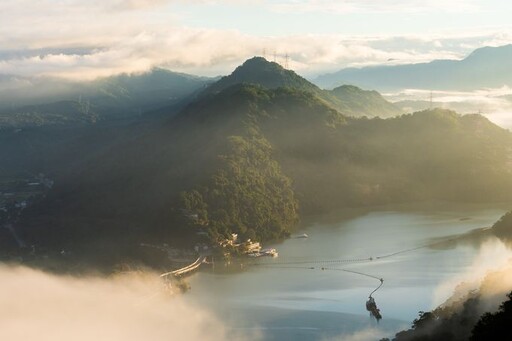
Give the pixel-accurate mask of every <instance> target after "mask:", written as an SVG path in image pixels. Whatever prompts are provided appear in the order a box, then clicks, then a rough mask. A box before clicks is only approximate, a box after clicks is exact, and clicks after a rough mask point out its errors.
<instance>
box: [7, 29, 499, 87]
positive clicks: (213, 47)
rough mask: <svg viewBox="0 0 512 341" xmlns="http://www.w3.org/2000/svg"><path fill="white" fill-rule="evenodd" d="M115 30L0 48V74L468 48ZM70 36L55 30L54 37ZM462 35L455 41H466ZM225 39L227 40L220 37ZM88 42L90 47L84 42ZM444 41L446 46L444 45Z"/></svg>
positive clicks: (389, 60)
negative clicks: (57, 42) (79, 43)
mask: <svg viewBox="0 0 512 341" xmlns="http://www.w3.org/2000/svg"><path fill="white" fill-rule="evenodd" d="M116 34H117V35H119V36H120V38H119V39H112V41H109V40H110V39H111V37H107V36H105V34H104V35H103V36H102V35H101V34H99V35H98V36H97V40H96V41H91V42H90V45H86V46H83V47H81V48H79V47H74V48H71V47H72V46H74V44H73V43H69V44H64V45H65V46H63V47H61V48H58V47H54V48H51V49H48V48H47V52H45V50H41V49H37V48H36V49H26V50H17V51H18V52H17V53H8V52H4V53H2V52H1V51H0V73H4V74H15V75H21V76H56V77H63V78H68V79H93V78H96V77H105V76H109V75H114V74H118V73H122V72H128V73H131V72H143V71H146V70H148V69H150V68H151V67H154V66H163V67H166V68H169V69H172V70H175V71H181V72H189V73H198V74H202V75H210V76H213V75H217V74H225V73H227V72H230V71H231V70H232V69H233V68H234V67H235V66H237V65H238V64H240V63H241V62H243V61H244V60H245V59H247V58H249V57H252V56H254V55H261V54H262V53H263V50H264V49H266V51H267V58H268V59H270V60H272V59H274V51H275V52H276V60H277V61H278V62H281V63H282V62H283V61H284V55H285V54H288V55H289V56H290V67H291V68H292V69H294V70H296V71H298V72H300V73H303V74H306V75H308V74H309V75H311V74H315V73H321V72H327V71H333V70H337V69H340V68H343V67H349V66H365V65H373V64H398V63H415V62H424V61H430V60H433V59H439V58H443V59H446V58H448V59H454V58H462V57H463V56H464V54H465V53H464V52H466V53H467V52H469V51H468V49H466V48H463V47H459V48H458V50H459V51H463V52H460V53H455V52H454V50H457V49H456V48H455V47H456V42H455V40H456V38H439V37H434V38H435V39H425V38H418V37H401V38H397V37H394V38H389V37H365V36H363V37H346V36H342V35H295V36H284V37H257V36H251V35H247V34H242V33H240V32H237V31H229V30H213V29H197V28H180V27H170V28H158V29H154V30H141V31H140V32H138V33H129V32H126V33H123V32H117V33H114V32H112V35H114V36H115V35H116ZM72 39H73V38H72V37H68V38H66V37H63V39H62V40H63V41H71V40H72ZM486 39H487V40H488V39H492V35H489V36H487V37H477V38H475V40H479V41H482V40H486ZM468 40H469V39H465V40H463V41H464V42H465V43H467V42H468ZM84 41H86V39H84ZM227 41H229V42H230V43H229V44H226V42H227ZM94 43H97V45H98V46H97V47H94V46H92V45H94ZM43 45H45V44H43ZM46 45H47V46H49V45H51V44H50V43H48V44H46ZM444 46H451V47H452V48H450V49H445V48H444ZM59 49H61V50H62V51H61V52H60V51H59ZM31 51H35V52H31ZM41 51H42V52H41ZM2 55H4V58H1V57H2Z"/></svg>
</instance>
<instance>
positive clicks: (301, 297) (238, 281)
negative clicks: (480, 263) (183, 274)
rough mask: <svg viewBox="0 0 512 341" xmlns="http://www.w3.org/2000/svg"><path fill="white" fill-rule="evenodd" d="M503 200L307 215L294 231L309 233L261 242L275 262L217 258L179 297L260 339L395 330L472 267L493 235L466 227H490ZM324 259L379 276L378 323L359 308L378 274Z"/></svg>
mask: <svg viewBox="0 0 512 341" xmlns="http://www.w3.org/2000/svg"><path fill="white" fill-rule="evenodd" d="M507 209H508V207H507V206H504V207H496V206H494V208H488V207H487V208H486V207H481V206H469V205H466V206H459V207H456V208H450V209H448V208H445V207H441V208H432V209H428V210H414V209H404V208H401V209H400V210H378V211H374V212H372V213H367V214H364V215H361V216H359V217H357V218H352V219H345V220H342V221H339V222H337V223H329V224H325V223H324V224H320V223H311V224H309V225H308V226H307V227H306V228H305V229H304V230H302V231H298V232H297V233H296V234H301V233H307V234H308V236H309V238H307V239H299V238H291V239H288V240H286V241H284V242H283V243H279V244H275V245H265V246H266V247H267V246H268V247H275V248H276V249H278V251H279V257H278V258H275V259H269V258H266V259H264V260H261V262H268V263H271V264H274V265H270V266H246V267H245V269H244V270H243V271H235V272H232V273H229V272H228V271H225V269H224V266H223V265H222V264H219V262H217V264H216V267H215V271H203V272H200V273H197V274H195V275H194V276H192V277H191V278H190V279H189V281H190V284H191V286H192V291H191V292H190V294H187V295H186V297H185V299H186V300H188V301H192V302H193V303H194V304H197V305H199V306H203V307H207V309H208V310H210V311H212V312H213V314H215V315H217V317H218V318H219V319H220V320H222V321H224V322H225V323H226V324H227V325H228V326H230V328H231V329H232V331H233V333H235V334H244V335H256V336H258V337H259V338H260V339H263V340H324V339H326V338H327V339H330V338H334V339H350V335H352V334H355V335H352V336H361V338H360V339H363V340H364V339H374V340H375V339H378V338H379V337H383V336H391V335H392V334H394V332H396V331H398V330H401V329H403V328H404V327H407V326H408V325H410V323H411V321H412V320H413V319H414V318H416V317H417V315H418V311H420V310H430V309H432V308H433V307H435V306H437V305H438V304H440V303H442V302H443V301H444V300H445V299H446V298H448V296H449V295H450V294H451V292H450V290H445V292H443V291H440V290H439V288H440V286H441V284H443V283H445V282H446V281H448V280H450V279H451V278H453V277H454V276H457V275H458V274H462V273H465V272H467V271H469V269H470V266H471V264H473V261H474V259H475V257H477V255H478V254H479V250H480V245H481V244H482V243H485V242H489V240H493V239H496V238H495V237H493V236H492V234H491V233H489V231H487V232H480V233H473V234H471V232H472V231H474V230H475V229H480V228H482V227H486V226H491V225H492V224H493V223H494V222H495V221H496V220H497V219H498V218H499V217H500V216H501V215H503V214H504V212H505V211H506V210H507ZM454 238H456V240H454ZM443 240H445V242H441V243H439V241H443ZM446 240H447V241H446ZM432 243H437V244H434V245H431V246H429V247H424V248H421V249H418V250H415V251H411V252H405V253H401V254H397V255H395V256H392V257H388V258H385V259H381V260H373V261H367V262H359V263H350V262H348V263H325V264H320V263H318V264H281V263H297V262H299V263H300V262H302V261H311V260H344V259H359V258H368V257H374V258H375V257H377V256H381V255H386V254H390V253H394V252H396V251H401V250H406V249H411V248H416V247H419V246H423V245H427V244H432ZM322 266H324V267H329V268H336V269H347V270H353V271H358V272H363V273H367V274H371V275H374V276H377V277H381V278H383V279H384V285H383V287H382V288H381V289H380V290H378V291H377V292H376V293H375V294H374V297H375V299H376V301H377V304H378V306H379V308H380V309H381V312H382V314H383V316H384V318H383V320H382V321H381V322H380V324H378V325H377V324H376V323H375V321H372V320H371V319H370V318H369V317H368V315H367V312H366V310H365V307H364V303H365V301H366V299H367V297H368V295H369V293H370V292H371V291H372V290H374V289H375V288H376V287H377V286H378V284H379V281H378V280H377V279H373V278H370V277H365V276H362V275H357V274H353V273H349V272H343V271H337V270H329V271H325V270H324V271H322V270H320V269H318V268H319V267H322ZM307 267H315V269H314V270H311V269H307ZM375 335H378V337H377V336H375ZM235 338H236V337H235Z"/></svg>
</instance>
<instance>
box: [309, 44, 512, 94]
mask: <svg viewBox="0 0 512 341" xmlns="http://www.w3.org/2000/svg"><path fill="white" fill-rule="evenodd" d="M511 58H512V45H505V46H501V47H484V48H480V49H477V50H475V51H474V52H473V53H471V54H470V55H469V56H467V57H466V58H464V59H462V60H435V61H432V62H430V63H418V64H405V65H393V66H370V67H363V68H347V69H343V70H340V71H338V72H335V73H331V74H326V75H322V76H319V77H317V78H316V79H315V81H314V83H315V84H318V85H319V86H321V87H323V88H326V89H332V88H334V87H336V86H339V85H341V84H354V85H357V86H360V87H363V88H369V89H378V90H379V91H388V90H400V89H438V90H459V91H460V90H476V89H482V88H499V87H502V86H504V85H508V86H510V85H512V66H511V65H510V62H509V61H510V59H511Z"/></svg>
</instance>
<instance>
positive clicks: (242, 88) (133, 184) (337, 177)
mask: <svg viewBox="0 0 512 341" xmlns="http://www.w3.org/2000/svg"><path fill="white" fill-rule="evenodd" d="M271 67H274V65H272V66H271ZM216 86H218V85H216ZM209 90H210V91H211V89H209ZM207 91H208V90H207ZM511 152H512V135H511V133H510V132H508V131H506V130H503V129H501V128H499V127H497V126H495V125H494V124H492V123H491V122H489V121H488V120H487V119H485V118H484V117H482V116H479V115H468V116H460V115H458V114H456V113H455V112H451V111H446V110H439V109H436V110H430V111H424V112H417V113H414V114H410V115H403V116H400V117H395V118H390V119H380V118H374V119H367V118H351V117H349V116H345V115H343V114H342V113H340V112H339V111H337V110H335V109H334V108H333V107H332V106H330V105H329V104H328V103H327V102H326V101H325V100H324V99H323V98H321V97H319V96H318V94H317V93H316V92H311V91H304V90H303V89H294V88H292V87H289V86H288V87H284V88H276V89H269V88H264V87H262V86H259V85H249V84H235V85H232V86H231V87H227V88H225V89H223V90H219V92H217V93H209V94H204V95H202V96H200V97H199V98H198V99H197V100H196V101H194V102H193V103H191V104H189V105H188V106H187V107H186V108H185V109H184V110H183V111H182V112H180V113H179V114H178V115H177V116H176V117H174V118H172V119H170V120H168V122H167V123H166V124H164V125H162V126H159V127H154V129H151V130H148V131H147V132H145V133H144V134H141V135H140V136H138V137H133V138H129V139H126V140H124V141H121V142H120V143H118V144H116V145H115V146H112V147H110V148H109V149H107V150H102V151H101V152H97V153H95V154H94V155H92V156H89V157H87V158H85V159H84V160H83V161H82V162H81V163H80V162H78V163H77V164H76V166H75V167H73V168H72V169H70V170H69V171H68V172H67V173H66V174H65V175H64V176H62V177H61V178H60V179H59V182H57V183H56V189H55V190H54V191H52V192H51V193H50V194H49V195H48V197H47V198H46V199H45V200H44V201H43V202H41V203H40V204H39V205H36V206H34V207H32V208H31V209H30V211H29V212H28V214H27V216H26V217H25V220H24V222H23V235H24V237H25V238H26V239H27V240H30V241H32V242H34V243H40V244H42V245H47V246H51V247H55V248H67V247H71V248H73V249H75V250H77V249H79V248H81V247H86V248H89V249H90V248H92V249H95V250H102V251H101V252H95V255H97V256H99V255H103V256H105V257H107V255H108V257H110V259H112V258H115V257H114V255H117V256H119V255H123V254H124V255H126V254H130V253H133V252H135V251H134V249H133V245H134V244H133V243H135V242H140V241H141V240H145V241H151V240H156V241H162V240H165V241H167V242H169V243H173V242H174V243H177V242H178V241H181V242H182V241H183V240H190V239H192V240H193V239H194V238H195V233H196V231H198V229H201V230H206V231H207V232H208V233H209V236H210V238H213V239H215V238H218V237H221V236H227V235H228V234H229V233H231V232H237V233H239V234H240V235H241V237H250V238H254V239H271V238H278V237H281V236H284V235H286V234H287V233H288V232H289V231H290V229H291V228H293V226H294V225H295V224H296V222H297V220H298V218H299V215H306V214H317V213H321V212H328V211H330V210H337V209H340V208H342V207H361V206H365V205H376V204H385V203H397V202H406V201H407V202H411V201H423V200H453V201H487V202H489V201H499V200H505V199H511V193H512V176H511V175H512V174H511V167H510V163H511V160H512V159H511ZM190 217H194V219H191V218H190Z"/></svg>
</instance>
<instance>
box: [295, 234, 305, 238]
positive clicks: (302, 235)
mask: <svg viewBox="0 0 512 341" xmlns="http://www.w3.org/2000/svg"><path fill="white" fill-rule="evenodd" d="M297 238H308V235H307V234H305V233H303V234H300V235H298V236H297Z"/></svg>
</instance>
